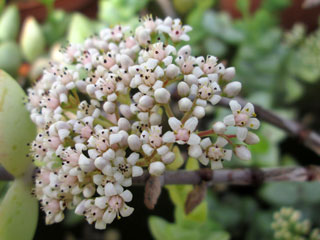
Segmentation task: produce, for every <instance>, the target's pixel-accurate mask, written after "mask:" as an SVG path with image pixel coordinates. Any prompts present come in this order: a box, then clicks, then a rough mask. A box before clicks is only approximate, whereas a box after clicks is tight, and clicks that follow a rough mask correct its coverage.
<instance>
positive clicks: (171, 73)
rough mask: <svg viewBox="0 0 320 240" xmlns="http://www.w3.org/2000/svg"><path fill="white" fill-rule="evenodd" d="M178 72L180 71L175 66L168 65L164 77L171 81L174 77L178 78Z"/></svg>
mask: <svg viewBox="0 0 320 240" xmlns="http://www.w3.org/2000/svg"><path fill="white" fill-rule="evenodd" d="M179 72H180V69H179V68H178V67H177V66H176V65H174V64H170V65H169V66H168V67H167V69H166V76H167V77H168V78H169V79H173V78H175V77H176V76H178V74H179Z"/></svg>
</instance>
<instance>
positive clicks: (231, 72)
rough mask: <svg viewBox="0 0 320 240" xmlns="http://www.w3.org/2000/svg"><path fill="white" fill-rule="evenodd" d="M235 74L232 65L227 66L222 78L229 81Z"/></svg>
mask: <svg viewBox="0 0 320 240" xmlns="http://www.w3.org/2000/svg"><path fill="white" fill-rule="evenodd" d="M235 74H236V69H235V68H234V67H228V68H227V69H226V70H225V72H224V74H223V76H222V78H223V79H224V80H227V81H230V80H231V79H232V78H234V76H235Z"/></svg>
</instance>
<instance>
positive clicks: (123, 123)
mask: <svg viewBox="0 0 320 240" xmlns="http://www.w3.org/2000/svg"><path fill="white" fill-rule="evenodd" d="M118 126H119V129H120V130H125V131H128V130H129V129H130V127H131V126H130V122H129V121H128V119H126V118H119V120H118Z"/></svg>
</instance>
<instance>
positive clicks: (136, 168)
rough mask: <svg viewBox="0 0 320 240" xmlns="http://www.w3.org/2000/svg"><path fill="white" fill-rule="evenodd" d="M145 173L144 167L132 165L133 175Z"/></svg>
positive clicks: (137, 175)
mask: <svg viewBox="0 0 320 240" xmlns="http://www.w3.org/2000/svg"><path fill="white" fill-rule="evenodd" d="M142 174H143V169H142V167H139V166H133V167H132V177H139V176H141V175H142Z"/></svg>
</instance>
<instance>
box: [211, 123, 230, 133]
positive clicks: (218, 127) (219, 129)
mask: <svg viewBox="0 0 320 240" xmlns="http://www.w3.org/2000/svg"><path fill="white" fill-rule="evenodd" d="M212 128H213V131H214V132H215V133H217V134H223V133H224V132H225V131H226V130H227V127H226V125H225V124H224V123H223V122H216V123H215V124H213V126H212Z"/></svg>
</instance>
